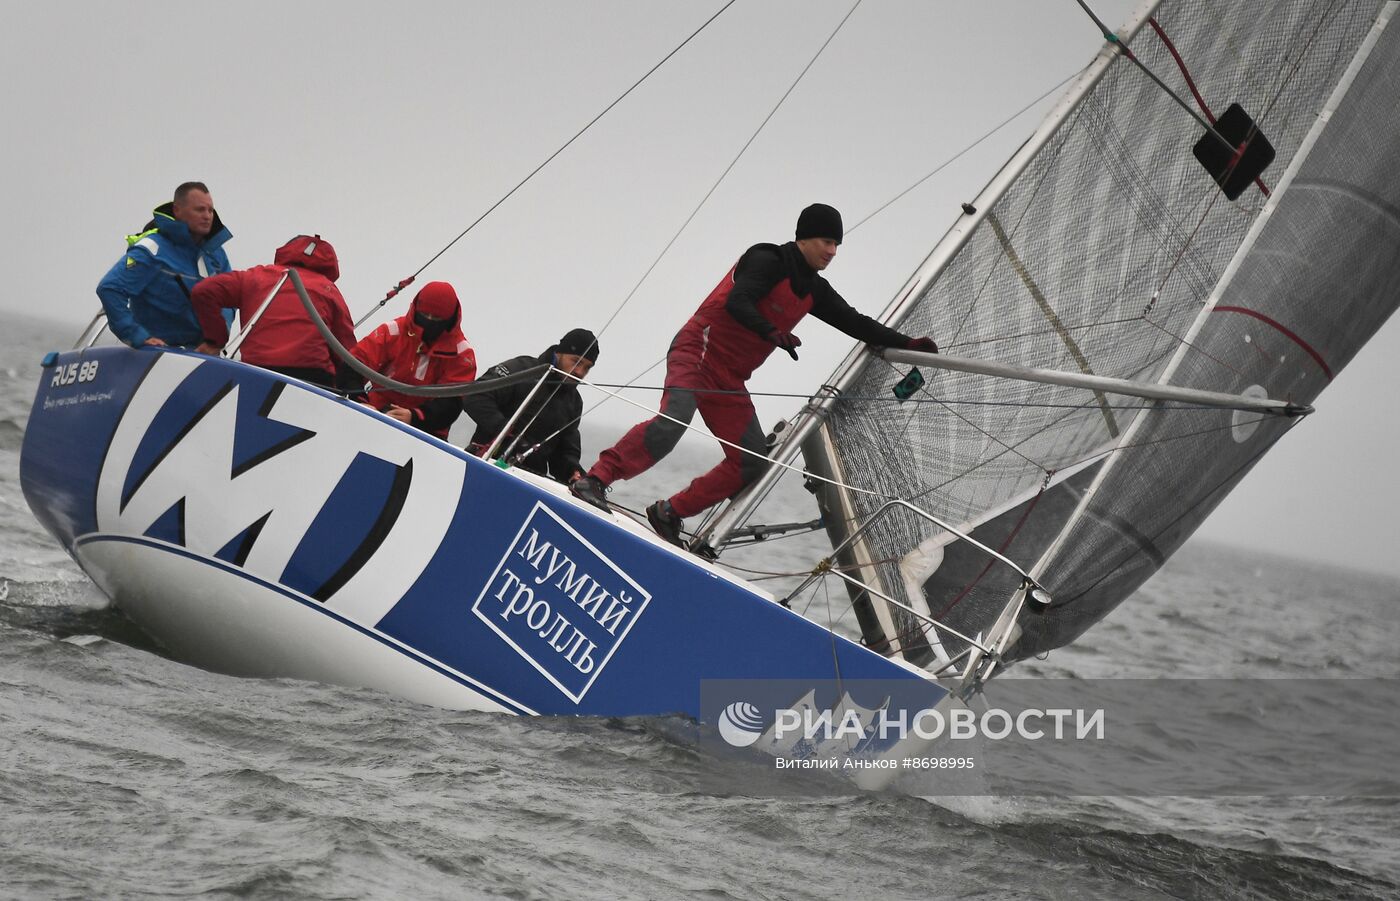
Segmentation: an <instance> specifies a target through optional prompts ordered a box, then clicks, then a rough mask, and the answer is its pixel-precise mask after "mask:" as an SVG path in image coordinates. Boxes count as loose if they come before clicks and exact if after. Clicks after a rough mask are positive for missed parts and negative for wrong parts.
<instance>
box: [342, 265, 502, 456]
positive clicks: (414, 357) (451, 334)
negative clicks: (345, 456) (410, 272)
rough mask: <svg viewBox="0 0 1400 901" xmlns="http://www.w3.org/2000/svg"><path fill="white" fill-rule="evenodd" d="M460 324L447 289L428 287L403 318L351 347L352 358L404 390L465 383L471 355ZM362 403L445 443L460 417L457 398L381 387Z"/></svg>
mask: <svg viewBox="0 0 1400 901" xmlns="http://www.w3.org/2000/svg"><path fill="white" fill-rule="evenodd" d="M461 321H462V305H461V304H460V303H458V301H457V292H456V291H454V290H453V289H452V286H451V285H449V284H448V283H447V282H428V283H427V284H426V285H424V286H423V289H422V290H421V291H419V292H418V294H417V295H416V296H415V297H414V298H413V302H412V303H410V304H409V305H408V312H407V313H405V314H404V315H402V316H400V317H399V318H397V319H394V320H392V321H390V322H386V323H384V324H383V325H381V326H380V327H379V328H377V329H375V330H374V331H372V332H370V333H369V334H368V335H366V336H365V337H364V338H363V339H362V340H361V341H360V343H359V344H357V345H355V350H354V354H355V359H357V360H359V361H360V362H361V363H363V364H365V365H366V366H368V367H369V368H370V369H373V370H374V371H375V372H378V373H382V374H383V375H386V376H388V377H389V378H391V379H393V380H394V381H397V382H404V383H406V384H409V385H442V384H460V383H462V382H470V381H472V380H473V379H474V378H476V352H475V351H473V350H472V347H471V345H470V344H468V343H467V339H466V337H465V336H464V335H463V334H462V329H461V327H460V323H461ZM356 378H357V379H358V376H357V377H356ZM360 384H361V385H363V383H362V382H361V383H360ZM365 403H367V404H369V405H370V406H372V407H374V408H375V409H377V410H381V411H383V412H384V413H386V414H387V415H389V416H392V417H393V418H394V419H397V420H398V421H399V422H403V423H407V424H408V425H412V426H416V427H418V428H420V429H422V430H423V431H425V432H428V433H429V434H432V435H436V436H437V437H439V438H442V439H444V440H445V439H446V438H447V430H448V429H449V428H451V426H452V423H453V421H454V420H456V418H457V414H459V413H461V412H462V399H461V398H459V397H438V398H427V397H423V396H421V395H415V394H403V393H402V392H399V391H394V390H392V389H390V388H380V387H372V388H370V390H369V395H368V397H367V398H366V399H365Z"/></svg>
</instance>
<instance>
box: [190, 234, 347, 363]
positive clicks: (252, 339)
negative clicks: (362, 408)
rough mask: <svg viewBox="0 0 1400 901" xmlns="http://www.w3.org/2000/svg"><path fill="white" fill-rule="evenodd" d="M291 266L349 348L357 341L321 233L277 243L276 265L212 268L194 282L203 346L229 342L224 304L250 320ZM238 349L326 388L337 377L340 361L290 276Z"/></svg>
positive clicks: (209, 349) (249, 359)
mask: <svg viewBox="0 0 1400 901" xmlns="http://www.w3.org/2000/svg"><path fill="white" fill-rule="evenodd" d="M289 266H295V267H296V268H297V270H298V273H299V274H300V275H301V281H302V284H303V285H305V286H306V293H307V296H308V297H310V298H311V302H312V304H314V305H315V307H316V312H317V313H319V314H320V316H321V318H322V319H323V320H325V322H326V325H328V326H330V329H331V333H332V334H333V335H335V338H336V340H337V341H339V342H340V343H341V344H343V345H344V346H345V347H346V348H350V347H354V346H355V326H354V324H353V321H352V320H351V318H350V311H349V310H348V309H346V306H345V298H344V297H342V296H341V295H340V289H339V288H337V287H336V286H335V280H336V279H337V278H340V261H339V260H338V259H336V255H335V248H334V247H332V246H331V244H330V242H329V241H325V240H323V239H322V238H321V236H320V235H314V236H312V237H307V236H306V235H297V236H296V237H295V238H293V239H292V240H290V241H288V242H287V243H286V244H283V245H282V246H281V247H279V248H278V249H277V253H276V255H275V256H274V257H273V265H271V266H254V267H253V268H252V269H240V270H236V271H234V272H225V273H222V274H220V275H213V276H210V277H209V278H206V279H203V280H202V281H200V282H199V284H197V285H195V286H194V288H193V289H192V290H191V291H190V305H191V306H192V307H194V314H195V318H197V319H198V320H199V327H200V329H201V330H202V332H203V334H204V341H203V343H202V344H200V345H199V348H198V350H199V351H200V352H202V353H207V354H216V353H218V352H219V351H220V350H221V349H222V348H223V346H224V344H226V343H227V342H228V325H227V324H226V323H225V322H224V317H223V316H222V315H221V310H222V309H232V310H237V311H238V317H239V321H240V322H242V323H244V324H245V325H246V323H248V322H251V321H252V320H253V317H254V316H258V310H259V309H262V305H263V302H264V301H266V300H267V296H268V294H270V293H271V292H272V288H273V286H274V285H276V284H277V281H278V279H280V278H282V276H283V275H284V274H286V271H287V267H289ZM238 351H239V355H240V356H241V357H242V359H243V362H245V363H249V364H251V365H253V366H261V367H262V368H263V369H271V370H272V371H273V372H280V373H282V374H283V375H289V376H292V377H293V378H298V379H301V380H302V381H304V382H313V383H315V384H317V385H324V386H326V387H328V388H329V387H333V386H334V384H335V374H336V370H337V368H338V365H339V363H340V358H339V357H337V356H335V355H334V354H333V353H331V351H330V348H328V347H327V346H326V342H325V340H324V339H323V338H322V337H321V333H320V332H319V331H317V330H316V326H315V325H314V324H313V323H312V322H311V317H310V316H307V315H306V308H305V307H303V306H302V305H301V298H299V297H297V292H296V289H295V288H294V287H293V286H292V282H291V279H288V280H286V281H284V282H283V283H282V287H280V288H278V289H277V295H276V296H275V297H273V298H272V301H271V302H270V303H268V305H267V308H266V309H263V311H262V315H261V316H258V320H257V322H256V323H255V324H254V325H253V328H252V330H251V331H249V332H248V337H247V338H245V339H244V340H243V343H242V344H241V345H239V348H238Z"/></svg>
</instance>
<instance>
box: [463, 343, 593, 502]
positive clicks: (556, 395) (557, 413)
mask: <svg viewBox="0 0 1400 901" xmlns="http://www.w3.org/2000/svg"><path fill="white" fill-rule="evenodd" d="M597 359H598V339H597V338H595V337H594V336H593V333H592V332H590V331H589V330H588V329H583V328H576V329H574V330H573V331H571V332H569V333H568V334H566V335H565V336H564V337H562V338H560V339H559V343H557V344H555V345H554V346H552V347H550V348H549V349H548V350H546V351H545V352H544V353H542V354H540V355H539V356H538V357H531V356H521V357H514V358H512V359H509V360H506V361H505V362H504V363H500V364H497V365H495V366H492V367H491V368H490V369H488V370H487V371H486V372H485V374H483V375H482V376H481V377H480V378H478V379H477V382H478V383H480V382H488V381H490V380H491V379H498V378H501V377H502V376H506V375H510V374H512V373H516V372H522V371H524V370H526V369H532V368H534V367H536V366H539V365H541V364H552V365H553V366H554V367H555V368H556V369H558V370H560V371H561V372H564V373H568V374H569V375H574V376H577V377H578V378H583V377H584V376H586V375H587V374H588V371H589V370H590V369H592V368H593V364H594V363H595V362H596V361H597ZM534 386H535V382H519V383H517V384H514V385H507V386H505V387H503V388H497V389H496V390H495V391H483V392H481V393H478V394H471V395H468V396H466V397H463V398H462V409H463V410H465V411H466V414H467V415H468V416H470V417H471V418H472V420H473V421H474V422H475V423H476V431H475V432H474V433H472V440H471V443H470V444H468V445H467V450H468V451H470V452H471V453H473V454H476V455H478V456H480V455H482V454H484V453H486V450H487V448H488V447H490V445H491V442H492V441H493V440H494V439H495V438H496V436H497V435H500V434H501V432H502V431H503V430H504V429H505V428H506V424H507V423H508V422H510V418H511V416H513V415H514V414H515V411H516V410H519V409H520V407H521V405H522V404H525V402H526V401H525V399H526V398H527V397H529V395H530V390H531V389H532V388H534ZM582 416H583V398H582V397H580V396H579V391H578V382H576V381H574V380H573V379H571V378H568V377H566V376H564V375H561V374H560V373H558V372H552V373H550V374H549V375H548V376H547V377H546V379H545V383H544V384H543V385H541V386H540V389H539V390H538V391H536V392H535V396H534V397H533V398H530V401H529V404H528V405H527V406H526V407H525V409H524V411H523V412H521V414H520V415H519V416H518V417H516V420H515V423H514V425H513V426H511V430H510V432H509V433H508V434H507V435H506V437H505V438H504V439H503V440H502V441H501V443H500V445H499V446H498V447H497V448H496V453H497V455H500V454H502V453H504V452H505V450H506V448H507V447H508V446H509V445H510V444H511V443H512V442H514V444H515V448H514V450H513V451H512V458H511V462H512V463H513V464H515V465H517V466H522V467H524V468H525V469H528V470H530V471H531V472H533V473H537V474H539V475H548V476H549V477H550V478H552V479H554V480H556V481H559V482H564V483H566V484H567V483H568V482H572V481H573V480H574V479H577V478H578V477H579V476H581V475H583V471H582V469H580V467H579V455H580V453H581V452H582V449H581V445H580V440H579V433H578V424H579V419H580V418H581V417H582ZM516 436H520V440H518V441H516V440H515V438H516Z"/></svg>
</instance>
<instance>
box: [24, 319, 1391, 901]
mask: <svg viewBox="0 0 1400 901" xmlns="http://www.w3.org/2000/svg"><path fill="white" fill-rule="evenodd" d="M0 327H3V329H2V330H0V507H3V510H4V519H3V524H0V761H3V767H0V897H14V898H97V897H102V898H113V897H138V898H139V897H189V896H196V895H197V896H201V897H210V898H220V897H257V898H262V897H269V898H398V897H417V898H459V897H512V898H559V897H568V898H634V897H635V898H667V897H691V896H705V897H716V898H809V897H810V898H829V897H836V896H849V895H855V896H859V897H872V898H941V897H959V898H962V897H973V898H1025V897H1037V898H1105V899H1119V898H1318V899H1332V898H1385V897H1400V837H1397V833H1400V828H1397V827H1400V802H1398V801H1397V799H1396V798H1394V797H1388V796H1376V793H1375V792H1359V793H1358V794H1357V795H1355V796H1330V797H1232V798H1222V799H1211V798H1186V797H1175V796H1169V797H1147V798H1122V797H1119V798H1112V797H1109V798H1105V797H1071V798H983V797H971V798H940V799H933V800H930V799H926V798H922V797H913V796H908V795H904V794H900V793H898V792H892V791H887V792H880V793H865V792H859V791H856V790H854V789H851V790H850V791H848V792H844V793H835V794H825V795H814V794H813V793H811V792H804V791H800V790H788V787H787V784H786V783H785V782H784V779H783V777H781V776H779V775H777V774H769V773H765V772H762V771H760V770H759V769H758V768H755V767H751V766H750V767H737V766H736V764H735V763H734V761H732V760H729V759H721V758H717V757H714V756H712V755H709V754H707V753H705V751H703V750H701V749H697V748H696V747H695V746H694V745H693V744H692V743H690V742H687V741H684V740H681V739H678V737H677V736H678V734H680V733H682V732H684V729H683V728H678V726H683V724H677V723H675V722H670V721H667V720H647V719H636V720H615V719H517V718H511V717H506V716H498V715H488V714H477V713H461V712H455V711H446V710H440V709H435V708H429V707H422V706H418V705H414V704H410V703H407V702H403V701H399V700H397V699H395V698H392V697H388V696H385V695H382V694H379V693H376V692H373V691H366V690H356V689H347V688H343V687H337V686H328V685H321V684H314V683H304V682H292V681H277V680H250V679H235V678H230V677H226V676H221V675H217V674H212V673H207V672H204V671H201V670H198V669H194V668H192V667H188V666H185V665H182V664H180V663H177V662H174V661H171V660H169V659H167V658H165V657H164V656H162V655H161V654H160V653H159V649H158V648H155V647H153V646H152V645H151V644H150V642H149V641H147V640H146V639H145V638H144V637H143V636H142V635H141V634H140V633H139V631H137V630H136V629H135V628H134V627H133V626H132V625H131V624H130V623H129V622H127V621H126V620H125V619H124V618H123V617H122V616H121V614H120V613H119V612H118V611H115V610H112V609H110V608H109V607H108V606H107V604H106V601H105V599H104V598H103V597H102V596H101V595H100V594H99V593H98V592H97V591H96V590H95V589H94V588H93V587H92V585H91V584H90V583H89V582H88V581H87V579H86V578H85V577H84V576H83V575H82V573H81V572H80V571H78V569H77V568H76V567H75V566H74V565H73V564H72V562H71V561H70V560H69V559H68V558H67V556H66V555H65V554H64V553H63V552H62V551H61V550H60V549H59V548H58V547H57V545H56V544H55V543H54V542H53V541H52V539H50V538H49V536H48V535H47V534H46V533H44V532H43V531H42V529H41V528H40V527H39V526H38V524H37V523H36V522H35V521H34V519H33V517H32V516H31V515H30V514H29V512H28V509H27V507H26V505H25V503H24V499H23V497H22V495H21V492H20V488H19V483H18V467H19V448H20V442H21V440H22V437H23V429H24V424H25V421H26V417H27V412H28V407H29V404H30V401H31V400H32V397H33V392H34V385H35V381H36V379H37V377H38V371H39V367H38V361H39V359H40V357H41V356H42V353H43V351H44V350H46V349H50V348H56V347H60V346H66V344H67V343H68V342H70V341H71V339H72V332H73V331H75V330H73V329H71V328H69V327H67V326H54V325H50V324H46V323H40V322H35V321H30V320H24V319H17V318H14V317H5V319H4V321H3V322H0ZM600 437H601V438H602V439H604V440H606V439H607V438H609V437H610V436H609V435H602V436H600ZM596 445H597V442H596V441H593V442H591V446H593V447H594V448H596ZM697 448H698V449H696V450H695V451H694V452H693V453H688V454H686V453H683V454H682V455H681V456H680V458H679V459H678V461H677V462H676V464H675V470H672V471H670V472H669V473H666V472H663V473H661V474H657V475H654V476H653V479H654V480H653V481H648V482H643V483H642V484H641V485H640V486H636V487H635V488H633V489H631V490H630V491H629V493H628V494H627V495H624V496H623V498H622V499H623V500H624V502H634V503H642V502H645V500H647V499H648V493H649V492H651V491H654V490H657V486H659V485H663V484H667V483H668V482H670V481H679V480H681V479H684V478H688V477H689V474H690V472H691V471H692V470H698V469H699V467H701V466H703V465H704V464H705V462H706V459H708V457H711V456H716V455H717V452H715V451H713V449H712V448H707V447H704V446H703V443H702V444H701V445H698V446H697ZM687 457H690V458H692V459H687ZM676 470H683V471H684V474H679V473H678V472H677V471H676ZM779 503H780V508H781V505H783V504H786V505H787V507H788V512H789V513H790V514H791V518H794V519H797V518H804V517H806V516H809V515H811V514H809V513H807V512H806V510H805V509H804V507H803V499H802V495H801V492H800V489H792V490H791V491H790V493H789V495H788V496H787V497H786V498H784V499H780V502H779ZM819 549H820V544H819V543H816V542H814V541H813V540H811V539H790V540H779V541H771V542H768V543H765V544H764V545H759V546H755V547H754V548H753V549H750V550H746V551H743V552H741V553H737V554H734V555H732V562H733V563H734V564H735V565H737V566H742V567H746V568H749V569H753V570H762V571H764V572H770V571H771V572H791V571H797V570H800V569H802V568H804V567H805V566H809V565H810V563H811V561H812V559H813V555H814V554H817V553H819ZM727 559H731V558H730V556H729V555H727ZM791 582H792V580H791V579H787V580H782V579H779V580H774V581H772V582H768V583H765V584H769V585H774V586H775V590H782V588H784V587H787V586H790V585H791ZM1397 602H1400V582H1397V581H1396V580H1394V579H1388V578H1385V577H1380V576H1372V575H1369V574H1365V573H1357V572H1352V571H1346V570H1338V569H1334V568H1329V567H1326V566H1322V565H1318V564H1313V563H1308V562H1299V561H1290V560H1281V559H1275V558H1271V557H1267V556H1263V555H1260V554H1257V553H1253V552H1245V551H1239V550H1236V549H1232V548H1224V547H1220V546H1213V545H1208V544H1200V543H1193V544H1189V545H1188V546H1187V547H1186V548H1185V549H1184V550H1183V551H1182V552H1181V553H1180V554H1178V555H1177V556H1176V557H1175V558H1173V559H1172V560H1171V561H1170V563H1169V564H1168V565H1167V567H1166V568H1165V569H1164V570H1163V571H1162V572H1161V573H1160V574H1159V575H1158V576H1157V577H1156V578H1154V579H1153V580H1152V581H1151V582H1149V583H1148V585H1147V586H1146V587H1145V588H1143V589H1142V590H1141V591H1139V592H1138V595H1137V596H1136V597H1134V598H1133V599H1131V600H1129V601H1128V602H1127V603H1125V604H1124V605H1123V606H1122V607H1120V608H1119V609H1118V610H1117V611H1115V613H1114V614H1113V615H1112V616H1110V617H1109V619H1108V620H1106V621H1105V622H1104V623H1102V624H1100V625H1099V626H1098V627H1096V628H1095V629H1092V630H1091V631H1090V632H1089V633H1088V634H1086V635H1085V636H1084V637H1083V638H1082V639H1080V641H1078V642H1077V643H1076V644H1074V645H1072V646H1071V647H1068V648H1065V649H1061V650H1059V651H1056V652H1055V653H1053V654H1051V655H1050V656H1049V658H1047V659H1046V660H1044V661H1031V662H1029V663H1027V664H1025V665H1022V666H1019V667H1018V668H1017V669H1016V671H1015V672H1016V674H1017V675H1018V676H1025V677H1034V676H1049V677H1072V678H1080V679H1097V678H1159V677H1174V678H1182V677H1186V678H1221V679H1227V678H1228V679H1272V678H1285V677H1286V678H1317V677H1328V678H1334V679H1335V678H1350V679H1367V678H1389V679H1394V678H1397V676H1400V651H1397V647H1400V617H1397V616H1396V611H1397ZM94 639H95V640H94ZM1247 703H1248V699H1247V698H1244V697H1242V698H1241V705H1242V707H1244V706H1245V705H1247ZM1395 750H1396V751H1397V752H1400V748H1397V749H1395Z"/></svg>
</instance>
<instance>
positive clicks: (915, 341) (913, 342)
mask: <svg viewBox="0 0 1400 901" xmlns="http://www.w3.org/2000/svg"><path fill="white" fill-rule="evenodd" d="M904 349H905V350H921V351H923V352H924V353H930V354H936V353H938V345H937V344H935V343H933V339H932V338H910V339H909V343H908V344H906V345H904Z"/></svg>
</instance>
